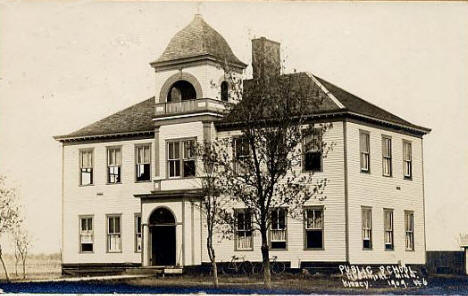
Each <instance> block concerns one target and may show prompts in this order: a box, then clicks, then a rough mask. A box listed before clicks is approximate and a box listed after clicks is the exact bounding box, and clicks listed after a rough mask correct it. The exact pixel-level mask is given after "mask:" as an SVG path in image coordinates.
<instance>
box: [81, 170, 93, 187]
mask: <svg viewBox="0 0 468 296" xmlns="http://www.w3.org/2000/svg"><path fill="white" fill-rule="evenodd" d="M80 171H81V172H80V184H81V185H91V184H93V168H81V169H80Z"/></svg>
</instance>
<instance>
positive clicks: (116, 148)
mask: <svg viewBox="0 0 468 296" xmlns="http://www.w3.org/2000/svg"><path fill="white" fill-rule="evenodd" d="M110 150H115V151H116V150H119V151H120V164H118V165H112V166H111V165H109V152H110ZM115 158H116V162H117V156H116V157H115ZM122 159H123V156H122V146H121V145H119V146H107V147H106V162H107V165H106V168H107V176H106V177H107V182H106V184H107V185H112V184H122ZM111 167H116V168H118V179H119V181H118V182H110V168H111Z"/></svg>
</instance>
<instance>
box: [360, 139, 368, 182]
mask: <svg viewBox="0 0 468 296" xmlns="http://www.w3.org/2000/svg"><path fill="white" fill-rule="evenodd" d="M359 150H360V155H361V172H365V173H369V172H370V141H369V133H368V132H366V131H360V132H359Z"/></svg>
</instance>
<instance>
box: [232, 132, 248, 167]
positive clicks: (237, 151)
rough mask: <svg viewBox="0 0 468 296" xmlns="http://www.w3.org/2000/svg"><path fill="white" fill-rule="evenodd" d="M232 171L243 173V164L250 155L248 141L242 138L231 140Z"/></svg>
mask: <svg viewBox="0 0 468 296" xmlns="http://www.w3.org/2000/svg"><path fill="white" fill-rule="evenodd" d="M233 149H234V151H233V154H234V170H235V171H236V172H237V173H238V174H241V173H243V172H245V170H246V167H245V162H246V161H247V159H248V157H249V154H250V146H249V140H248V139H247V138H244V137H239V138H234V139H233Z"/></svg>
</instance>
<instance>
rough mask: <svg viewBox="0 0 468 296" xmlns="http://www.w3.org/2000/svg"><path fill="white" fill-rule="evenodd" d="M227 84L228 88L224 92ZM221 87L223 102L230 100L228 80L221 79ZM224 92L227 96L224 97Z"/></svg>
mask: <svg viewBox="0 0 468 296" xmlns="http://www.w3.org/2000/svg"><path fill="white" fill-rule="evenodd" d="M224 85H225V86H226V90H225V92H224V89H223V86H224ZM219 88H220V99H221V101H222V102H229V83H228V82H227V81H226V80H223V81H221V84H220V86H219ZM224 94H225V95H226V97H224Z"/></svg>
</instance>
